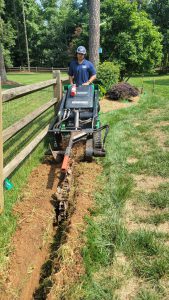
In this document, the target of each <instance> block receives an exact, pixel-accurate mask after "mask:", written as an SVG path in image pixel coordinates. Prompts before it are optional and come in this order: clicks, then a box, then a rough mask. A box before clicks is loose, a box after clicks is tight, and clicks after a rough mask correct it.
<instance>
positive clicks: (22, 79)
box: [7, 72, 67, 85]
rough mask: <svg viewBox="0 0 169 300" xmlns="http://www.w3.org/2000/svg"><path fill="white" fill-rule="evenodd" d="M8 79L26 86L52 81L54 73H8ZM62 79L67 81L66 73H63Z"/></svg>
mask: <svg viewBox="0 0 169 300" xmlns="http://www.w3.org/2000/svg"><path fill="white" fill-rule="evenodd" d="M7 77H8V80H11V81H15V82H18V83H20V84H23V85H24V84H32V83H35V82H40V81H45V80H48V79H52V73H30V74H29V73H25V74H24V73H8V74H7ZM61 77H62V78H63V79H67V74H66V73H65V72H62V73H61Z"/></svg>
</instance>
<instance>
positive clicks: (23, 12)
mask: <svg viewBox="0 0 169 300" xmlns="http://www.w3.org/2000/svg"><path fill="white" fill-rule="evenodd" d="M22 14H23V24H24V32H25V43H26V54H27V63H28V71H29V72H30V59H29V47H28V35H27V28H26V19H25V9H24V2H23V0H22Z"/></svg>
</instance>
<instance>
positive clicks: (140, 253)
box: [63, 76, 169, 300]
mask: <svg viewBox="0 0 169 300" xmlns="http://www.w3.org/2000/svg"><path fill="white" fill-rule="evenodd" d="M144 80H145V82H144V91H145V93H144V94H143V95H142V96H141V98H140V100H139V103H138V105H136V106H132V107H130V108H125V109H121V110H118V111H117V110H116V111H112V112H109V113H105V114H102V123H103V124H104V123H108V124H109V125H110V132H109V135H108V138H107V143H106V150H107V155H106V158H105V159H102V160H101V161H102V164H103V167H104V171H103V173H102V176H101V178H100V179H99V183H100V190H99V191H97V193H96V194H95V199H96V203H95V209H94V210H92V211H91V217H90V218H86V222H87V223H88V227H87V231H86V233H85V234H84V239H85V242H86V244H85V247H84V248H83V251H82V255H83V260H84V264H85V268H86V274H85V276H83V277H82V278H81V280H80V282H78V283H77V284H76V285H74V286H72V288H70V289H69V290H68V291H67V292H66V294H64V295H63V296H64V297H65V299H74V300H75V299H79V300H80V299H83V300H84V299H86V300H103V299H105V300H112V299H135V300H156V299H166V300H167V299H168V295H169V283H168V276H169V147H168V146H169V126H168V125H169V100H168V95H169V76H161V77H156V85H155V89H156V92H155V93H154V95H153V94H152V82H153V77H152V78H151V77H150V76H149V77H148V78H144ZM131 82H132V83H133V84H135V85H137V86H141V83H142V78H138V77H137V78H132V80H131Z"/></svg>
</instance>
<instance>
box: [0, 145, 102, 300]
mask: <svg viewBox="0 0 169 300" xmlns="http://www.w3.org/2000/svg"><path fill="white" fill-rule="evenodd" d="M77 150H78V151H76V155H74V158H73V160H74V163H73V165H74V167H73V174H72V177H73V181H72V183H71V192H70V196H69V198H70V203H71V205H70V211H69V217H68V220H67V221H66V222H64V223H63V224H62V225H60V226H57V225H56V209H55V201H54V200H53V194H54V193H55V192H56V188H57V184H58V181H59V176H60V164H57V163H54V162H53V161H49V160H46V159H45V160H44V162H43V163H42V164H41V165H39V166H38V167H37V168H36V169H34V171H33V172H32V174H31V175H30V177H29V180H28V184H27V186H26V187H25V190H24V192H23V198H22V201H20V202H19V203H18V204H16V205H15V207H14V212H15V214H17V215H18V226H17V230H16V232H15V234H14V236H13V238H12V241H11V253H10V255H9V257H8V260H9V264H8V266H7V268H6V270H5V272H3V274H1V280H0V281H1V288H0V291H1V292H0V299H1V300H13V299H20V300H30V299H40V300H43V299H64V298H63V295H64V293H65V289H68V288H69V286H70V285H72V284H73V283H75V282H76V280H77V279H78V278H79V276H81V275H82V274H84V272H85V270H84V266H83V262H82V257H81V249H82V247H83V243H84V241H83V239H82V237H81V235H82V232H84V230H85V226H86V223H85V220H84V216H85V215H87V214H89V209H91V207H92V203H93V197H92V194H93V192H94V190H95V189H96V177H97V176H98V174H99V173H100V172H101V166H100V165H99V164H97V163H96V162H95V161H93V162H91V163H87V162H85V161H83V155H82V152H83V151H82V147H81V145H80V146H78V148H77ZM77 153H78V154H77ZM4 274H6V275H4ZM2 283H3V284H2ZM56 295H57V296H56Z"/></svg>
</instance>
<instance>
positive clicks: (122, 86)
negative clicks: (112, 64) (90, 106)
mask: <svg viewBox="0 0 169 300" xmlns="http://www.w3.org/2000/svg"><path fill="white" fill-rule="evenodd" d="M138 95H139V90H138V89H137V88H136V87H134V86H132V85H131V84H129V83H127V82H119V83H117V84H115V85H113V86H112V87H111V89H110V90H109V91H108V93H107V97H109V98H110V99H113V100H122V99H130V98H131V97H136V96H138Z"/></svg>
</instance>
